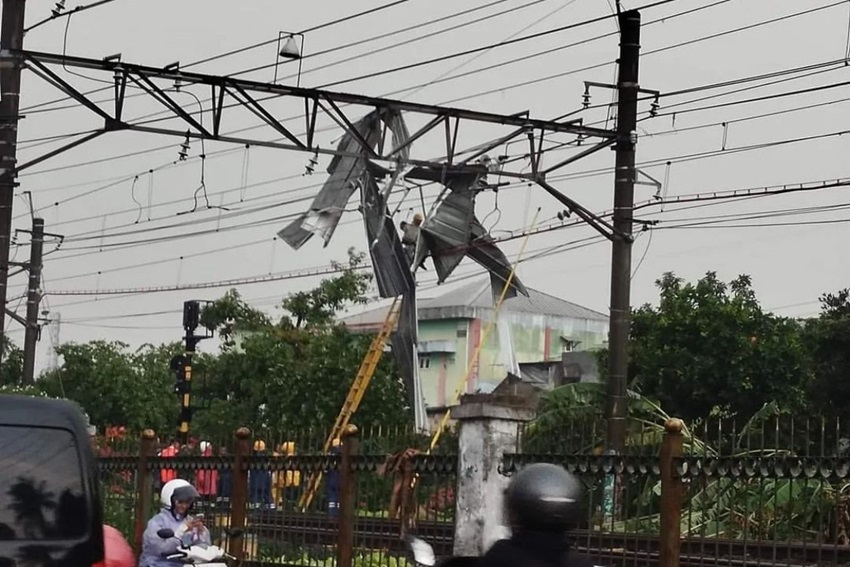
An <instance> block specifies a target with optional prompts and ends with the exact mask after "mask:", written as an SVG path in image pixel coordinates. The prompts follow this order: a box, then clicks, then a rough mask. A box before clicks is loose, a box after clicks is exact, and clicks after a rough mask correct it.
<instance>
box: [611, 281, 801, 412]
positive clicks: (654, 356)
mask: <svg viewBox="0 0 850 567" xmlns="http://www.w3.org/2000/svg"><path fill="white" fill-rule="evenodd" d="M656 283H657V285H658V287H659V289H660V301H659V305H658V307H653V306H651V305H644V306H642V307H640V308H639V309H636V310H634V311H633V313H632V326H631V352H630V355H631V357H630V359H631V362H630V380H631V383H632V388H634V389H636V390H638V391H639V392H640V393H642V394H643V395H644V396H646V397H649V398H652V399H655V400H658V401H659V402H660V403H661V407H663V408H664V409H665V411H666V412H668V413H669V414H671V415H675V416H677V417H681V418H683V419H686V420H687V419H697V418H704V417H708V416H709V415H710V414H711V413H713V412H723V413H733V414H738V415H742V416H744V417H748V416H751V415H753V414H754V413H755V412H756V411H758V410H759V408H761V407H763V406H764V404H766V403H768V402H772V401H776V402H777V403H778V404H779V406H780V407H783V408H786V409H794V408H798V407H801V406H802V404H803V401H804V398H805V388H806V382H807V380H808V371H807V353H806V349H805V345H804V344H803V339H802V330H801V326H800V325H799V323H797V322H796V321H794V320H792V319H788V318H784V317H777V316H775V315H773V314H770V313H765V312H764V311H762V309H761V307H760V305H759V303H758V300H757V299H756V296H755V292H754V291H753V289H752V281H751V280H750V278H749V276H740V277H738V278H736V279H735V280H733V281H732V282H730V283H729V284H725V283H723V282H721V281H720V280H718V279H717V276H716V274H715V273H714V272H708V273H707V274H706V275H705V276H704V277H703V278H702V279H700V280H699V281H698V282H696V283H695V284H690V283H685V282H684V281H683V280H682V279H681V278H678V277H676V276H675V275H674V274H672V273H666V274H664V276H663V277H662V278H661V279H660V280H659V281H658V282H656ZM603 360H604V356H603Z"/></svg>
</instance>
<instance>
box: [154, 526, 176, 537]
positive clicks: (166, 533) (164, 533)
mask: <svg viewBox="0 0 850 567" xmlns="http://www.w3.org/2000/svg"><path fill="white" fill-rule="evenodd" d="M156 535H158V536H159V537H160V538H162V539H170V538H173V537H174V530H172V529H170V528H162V529H161V530H157V531H156Z"/></svg>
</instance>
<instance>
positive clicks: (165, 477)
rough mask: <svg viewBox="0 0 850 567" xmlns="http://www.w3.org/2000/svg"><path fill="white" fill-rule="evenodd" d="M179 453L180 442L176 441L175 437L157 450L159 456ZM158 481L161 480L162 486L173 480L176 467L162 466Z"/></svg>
mask: <svg viewBox="0 0 850 567" xmlns="http://www.w3.org/2000/svg"><path fill="white" fill-rule="evenodd" d="M179 453H180V443H178V442H177V440H176V439H172V440H171V442H170V443H169V444H168V446H167V447H165V448H164V449H163V450H162V451H160V452H159V456H160V457H167V458H171V457H176V456H177V455H178V454H179ZM159 475H160V482H162V484H163V486H164V485H165V483H167V482H168V481H170V480H174V479H175V478H177V470H176V469H166V468H163V469H162V470H161V471H160V473H159Z"/></svg>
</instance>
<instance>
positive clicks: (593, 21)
mask: <svg viewBox="0 0 850 567" xmlns="http://www.w3.org/2000/svg"><path fill="white" fill-rule="evenodd" d="M677 1H678V0H658V1H656V2H653V3H651V4H647V5H645V6H641V7H639V8H636V9H637V10H638V11H641V12H643V11H645V10H649V9H651V8H656V7H658V6H663V5H664V4H670V3H671V2H677ZM612 18H616V14H608V15H605V16H600V17H597V18H591V19H589V20H584V21H582V22H577V23H574V24H568V25H566V26H560V27H557V28H553V29H549V30H545V31H542V32H537V33H533V34H530V35H525V36H522V37H517V38H514V39H509V40H505V41H500V42H498V43H492V44H489V45H483V46H480V47H475V48H472V49H467V50H464V51H459V52H456V53H450V54H448V55H442V56H440V57H434V58H431V59H426V60H424V61H417V62H416V63H408V64H406V65H401V66H398V67H393V68H391V69H384V70H382V71H375V72H373V73H366V74H364V75H360V76H358V77H356V78H353V79H343V80H340V81H334V82H332V83H327V84H325V85H322V86H321V87H319V88H321V89H326V88H329V87H333V86H337V85H342V84H347V83H351V82H354V81H362V80H364V79H372V78H375V77H382V76H384V75H389V74H392V73H397V72H399V71H407V70H410V69H416V68H419V67H423V66H426V65H432V64H434V63H442V62H443V61H449V60H451V59H456V58H457V57H464V56H466V55H473V54H475V53H479V52H481V51H486V50H490V49H495V48H498V47H506V46H508V45H515V44H517V43H522V42H524V41H530V40H532V39H539V38H541V37H545V36H548V35H552V34H555V33H560V32H564V31H568V30H573V29H577V28H580V27H585V26H588V25H592V24H597V23H599V22H604V21H606V20H610V19H612Z"/></svg>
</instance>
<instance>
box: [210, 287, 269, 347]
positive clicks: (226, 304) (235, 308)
mask: <svg viewBox="0 0 850 567" xmlns="http://www.w3.org/2000/svg"><path fill="white" fill-rule="evenodd" d="M270 324H271V321H270V320H269V318H268V317H267V316H266V314H265V313H263V312H262V311H258V310H256V309H254V308H252V307H251V306H250V305H248V304H247V303H245V302H244V301H243V300H242V297H241V296H240V295H239V292H238V291H236V290H235V289H231V290H229V291H228V292H227V293H225V294H224V296H223V297H221V298H219V299H217V300H215V301H213V302H212V303H210V304H209V305H207V306H205V307H204V309H203V310H202V311H201V325H202V326H203V327H206V328H207V329H209V330H211V331H216V333H217V334H218V336H219V337H220V338H221V340H222V342H223V343H224V344H225V345H226V346H233V344H234V343H233V340H234V334H235V333H236V332H240V331H241V332H251V331H257V330H260V329H264V328H266V327H268V326H269V325H270Z"/></svg>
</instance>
